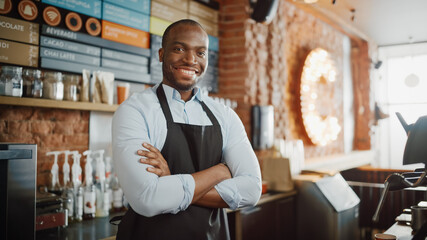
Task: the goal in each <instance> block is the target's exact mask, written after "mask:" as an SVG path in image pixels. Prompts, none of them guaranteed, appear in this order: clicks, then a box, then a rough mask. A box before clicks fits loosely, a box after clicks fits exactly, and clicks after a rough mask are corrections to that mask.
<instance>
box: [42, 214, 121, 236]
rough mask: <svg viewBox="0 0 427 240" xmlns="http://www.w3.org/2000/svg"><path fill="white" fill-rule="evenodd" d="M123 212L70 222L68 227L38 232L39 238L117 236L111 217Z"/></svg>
mask: <svg viewBox="0 0 427 240" xmlns="http://www.w3.org/2000/svg"><path fill="white" fill-rule="evenodd" d="M123 214H125V213H124V212H122V213H115V214H110V216H107V217H101V218H95V219H93V220H83V221H81V222H72V223H68V227H66V228H59V229H47V230H43V231H37V232H36V239H37V240H70V239H72V240H99V239H109V237H111V236H115V235H116V233H117V229H118V227H117V226H116V225H112V224H110V222H109V221H110V219H111V218H112V217H114V216H118V215H123Z"/></svg>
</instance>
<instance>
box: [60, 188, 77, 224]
mask: <svg viewBox="0 0 427 240" xmlns="http://www.w3.org/2000/svg"><path fill="white" fill-rule="evenodd" d="M62 199H63V201H64V203H65V206H64V208H65V209H68V222H72V221H73V220H74V191H73V189H72V188H71V187H70V186H67V187H66V188H65V189H64V192H63V193H62Z"/></svg>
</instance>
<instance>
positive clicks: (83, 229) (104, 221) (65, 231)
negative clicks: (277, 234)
mask: <svg viewBox="0 0 427 240" xmlns="http://www.w3.org/2000/svg"><path fill="white" fill-rule="evenodd" d="M295 195H296V191H289V192H270V193H267V194H263V195H262V196H261V199H260V200H259V202H258V204H257V205H256V206H255V207H247V208H242V209H238V210H230V209H227V214H228V216H229V225H230V234H231V235H232V236H231V239H237V240H238V239H242V232H243V231H245V230H244V229H245V221H244V219H245V218H248V217H249V216H250V215H251V214H259V213H262V212H263V211H262V210H261V209H262V206H266V205H267V204H273V203H275V202H276V201H280V200H283V199H288V198H291V197H294V196H295ZM291 208H292V207H291ZM275 213H276V211H275V209H274V211H273V213H271V212H267V214H268V215H269V214H275ZM123 214H124V213H116V214H110V216H108V217H102V218H95V219H93V220H83V221H82V222H72V223H69V224H68V227H67V228H60V229H59V230H58V229H49V230H43V231H38V232H36V239H38V240H66V239H67V240H71V239H72V240H99V239H104V240H107V239H108V240H113V239H115V235H116V233H117V229H118V226H115V225H112V224H110V223H109V220H110V219H111V218H112V217H114V216H118V215H123ZM264 214H265V211H264ZM254 217H256V216H255V215H254ZM242 220H243V221H242ZM256 220H258V221H260V222H269V224H270V225H272V226H273V225H274V224H271V222H270V221H265V220H266V219H265V218H262V219H256ZM272 221H274V220H272Z"/></svg>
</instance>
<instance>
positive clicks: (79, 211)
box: [74, 187, 83, 222]
mask: <svg viewBox="0 0 427 240" xmlns="http://www.w3.org/2000/svg"><path fill="white" fill-rule="evenodd" d="M74 206H75V208H74V212H75V215H74V219H75V220H76V221H77V222H81V221H82V220H83V188H82V187H78V188H77V191H76V199H75V205H74Z"/></svg>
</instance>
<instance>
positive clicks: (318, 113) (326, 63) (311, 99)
mask: <svg viewBox="0 0 427 240" xmlns="http://www.w3.org/2000/svg"><path fill="white" fill-rule="evenodd" d="M336 75H337V71H336V68H335V63H334V61H333V60H332V58H331V57H330V55H329V53H328V52H327V51H325V50H324V49H321V48H316V49H314V50H312V51H311V52H310V53H309V54H308V56H307V58H306V59H305V62H304V67H303V70H302V74H301V86H300V87H301V90H300V94H301V113H302V120H303V124H304V128H305V130H306V132H307V135H308V137H309V138H310V140H311V142H312V143H313V144H315V145H320V146H325V145H327V144H328V143H330V142H332V141H335V140H336V139H337V137H338V134H339V133H340V131H341V126H340V125H339V123H338V118H337V117H336V113H335V112H334V110H333V109H334V108H333V106H334V83H335V80H336Z"/></svg>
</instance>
